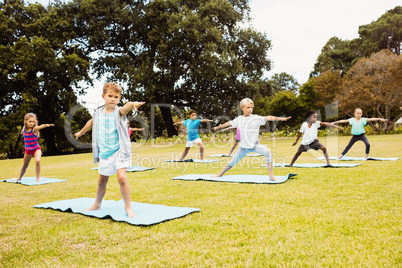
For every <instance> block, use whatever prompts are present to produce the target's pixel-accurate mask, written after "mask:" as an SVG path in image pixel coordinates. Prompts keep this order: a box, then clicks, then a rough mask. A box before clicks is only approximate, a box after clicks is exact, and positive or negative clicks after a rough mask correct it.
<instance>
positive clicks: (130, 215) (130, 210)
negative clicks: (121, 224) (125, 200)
mask: <svg viewBox="0 0 402 268" xmlns="http://www.w3.org/2000/svg"><path fill="white" fill-rule="evenodd" d="M126 213H127V216H128V217H129V218H132V217H135V216H137V214H135V213H134V211H133V210H132V209H131V208H126Z"/></svg>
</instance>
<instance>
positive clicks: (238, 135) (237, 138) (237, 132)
mask: <svg viewBox="0 0 402 268" xmlns="http://www.w3.org/2000/svg"><path fill="white" fill-rule="evenodd" d="M236 140H238V141H239V140H240V128H237V130H236Z"/></svg>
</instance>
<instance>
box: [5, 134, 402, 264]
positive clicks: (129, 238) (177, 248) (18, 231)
mask: <svg viewBox="0 0 402 268" xmlns="http://www.w3.org/2000/svg"><path fill="white" fill-rule="evenodd" d="M349 139H350V137H339V138H338V137H330V138H328V139H327V138H325V137H322V138H320V141H321V142H323V143H325V144H327V147H328V149H329V152H330V155H338V153H339V151H338V144H339V147H340V150H342V149H343V148H344V147H345V146H346V144H347V142H348V141H349ZM369 140H370V142H371V148H372V150H371V156H375V157H401V156H402V155H401V151H402V135H384V136H369ZM292 142H293V139H291V140H290V139H280V140H279V139H278V140H276V141H269V142H266V141H264V142H263V143H264V144H266V145H267V146H268V147H269V148H270V149H271V151H272V152H273V154H274V158H275V160H276V161H277V162H280V161H285V162H289V161H290V160H291V157H292V156H293V154H294V153H295V151H296V150H297V147H296V146H295V147H291V144H292ZM231 145H232V144H231V143H227V144H224V143H221V144H211V143H209V144H205V147H206V150H205V151H206V155H207V156H208V155H211V154H215V153H228V151H229V149H230V146H231ZM136 147H138V146H136ZM183 149H184V145H183V144H179V145H170V146H160V145H159V146H151V145H149V144H147V145H144V146H141V147H139V148H134V149H133V158H134V159H137V160H138V161H137V163H136V164H140V165H142V166H158V169H156V170H151V171H145V172H137V173H128V178H129V182H130V187H131V194H132V198H131V199H132V200H133V201H136V202H144V203H152V204H163V205H170V206H186V207H197V208H200V209H202V211H201V212H197V213H193V214H190V215H188V216H186V217H183V218H180V219H176V220H171V221H167V222H164V223H161V224H158V225H155V226H150V227H136V226H132V225H129V224H126V223H119V222H114V221H112V220H110V219H103V220H101V219H97V218H90V217H85V216H83V215H79V214H73V213H65V212H60V211H55V210H50V209H35V208H33V207H32V206H33V205H36V204H41V203H45V202H51V201H56V200H62V199H72V198H80V197H95V189H96V183H97V177H98V175H97V172H96V171H94V170H91V169H90V167H93V166H94V165H93V163H92V155H91V154H80V155H67V156H54V157H43V158H42V161H41V166H42V172H41V176H43V177H52V178H60V179H67V180H68V181H67V182H62V183H54V184H47V185H42V186H23V185H16V184H11V183H0V191H1V195H0V202H1V207H0V266H1V267H28V266H29V267H87V266H90V267H104V266H107V267H125V266H126V267H189V266H190V267H270V266H272V267H277V266H280V267H303V266H309V267H323V266H324V267H356V266H357V267H401V266H402V254H401V252H402V242H401V241H402V227H401V226H402V194H401V193H402V181H401V175H402V172H401V171H402V169H401V163H402V160H399V161H390V162H386V161H381V162H376V161H367V162H364V163H363V165H362V166H358V167H355V168H337V169H324V168H321V169H305V168H304V169H297V168H275V169H274V171H275V174H276V175H285V174H287V173H290V172H292V173H298V174H299V175H298V176H297V177H296V178H295V179H289V180H288V181H287V182H286V183H283V184H279V185H268V184H266V185H259V184H240V183H219V182H206V181H195V182H194V181H180V180H171V178H172V177H175V176H177V175H180V174H188V173H217V172H218V171H220V169H221V168H222V167H223V166H224V165H225V164H226V163H227V162H228V161H229V159H223V160H222V162H220V163H211V164H201V163H198V164H196V163H166V162H161V160H165V159H169V158H173V157H178V156H180V155H181V153H182V151H183ZM196 152H198V148H196V147H194V148H192V149H191V150H190V153H189V156H188V157H195V153H196ZM321 155H322V154H321V153H320V152H312V151H311V150H310V151H309V153H304V154H302V155H301V157H300V158H299V160H298V162H300V163H302V162H318V160H315V159H314V157H316V156H321ZM348 155H350V156H364V146H363V143H356V145H355V146H354V147H353V148H352V149H351V151H350V152H349V154H348ZM262 163H263V158H260V157H258V158H257V157H250V158H244V159H243V160H242V162H241V163H239V165H238V166H235V167H234V168H233V169H232V170H230V171H229V172H228V174H266V173H267V169H266V168H263V167H260V165H261V164H262ZM133 164H135V163H133ZM21 166H22V159H14V160H2V161H0V168H1V178H2V179H7V178H13V177H17V176H18V173H19V171H20V168H21ZM26 176H34V165H33V162H31V165H30V167H29V168H28V171H27V173H26ZM105 199H108V200H111V199H112V200H119V199H121V197H120V191H119V187H118V184H117V181H116V177H115V176H112V177H111V179H110V181H109V185H108V190H107V192H106V196H105ZM133 209H134V211H135V207H134V208H133Z"/></svg>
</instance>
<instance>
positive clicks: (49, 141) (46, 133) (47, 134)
mask: <svg viewBox="0 0 402 268" xmlns="http://www.w3.org/2000/svg"><path fill="white" fill-rule="evenodd" d="M40 134H41V135H43V138H44V139H45V143H46V155H57V154H60V151H59V150H58V149H57V147H56V142H55V140H54V130H53V128H47V129H43V130H42V131H41V133H40Z"/></svg>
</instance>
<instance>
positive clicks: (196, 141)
mask: <svg viewBox="0 0 402 268" xmlns="http://www.w3.org/2000/svg"><path fill="white" fill-rule="evenodd" d="M200 142H201V143H202V140H201V138H197V139H195V140H192V141H187V142H186V147H193V145H194V143H195V144H198V143H200Z"/></svg>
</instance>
